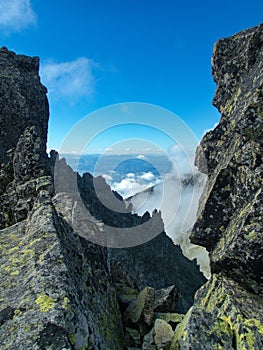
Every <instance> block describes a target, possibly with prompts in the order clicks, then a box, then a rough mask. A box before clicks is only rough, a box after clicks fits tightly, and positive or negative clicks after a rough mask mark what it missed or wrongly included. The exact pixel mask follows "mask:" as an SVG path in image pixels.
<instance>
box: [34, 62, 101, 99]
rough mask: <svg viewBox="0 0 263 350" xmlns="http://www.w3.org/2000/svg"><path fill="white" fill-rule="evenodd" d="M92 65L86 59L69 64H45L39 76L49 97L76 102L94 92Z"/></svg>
mask: <svg viewBox="0 0 263 350" xmlns="http://www.w3.org/2000/svg"><path fill="white" fill-rule="evenodd" d="M94 65H95V64H94V62H93V61H92V60H90V59H88V58H86V57H80V58H77V59H76V60H75V61H71V62H62V63H54V62H46V63H43V64H42V65H41V67H40V75H41V79H42V82H43V84H44V85H45V86H46V87H47V88H48V91H49V94H50V95H51V97H54V98H56V99H60V98H67V99H70V101H71V102H76V101H77V100H78V99H79V98H81V97H89V96H91V95H92V94H93V92H94V76H93V72H92V69H93V67H94Z"/></svg>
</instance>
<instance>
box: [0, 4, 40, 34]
mask: <svg viewBox="0 0 263 350" xmlns="http://www.w3.org/2000/svg"><path fill="white" fill-rule="evenodd" d="M36 21H37V15H36V13H35V12H34V10H33V9H32V6H31V3H30V0H0V30H1V31H2V32H3V33H4V34H10V33H11V32H18V31H21V30H22V29H24V28H26V27H27V26H29V25H31V24H35V23H36Z"/></svg>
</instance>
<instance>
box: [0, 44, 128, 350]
mask: <svg viewBox="0 0 263 350" xmlns="http://www.w3.org/2000/svg"><path fill="white" fill-rule="evenodd" d="M38 63H39V61H38V59H37V58H30V57H26V56H23V55H16V54H15V53H13V52H10V51H8V50H7V49H5V48H3V49H1V50H0V92H1V95H0V106H1V108H0V127H1V129H0V133H1V134H0V136H1V137H0V142H1V145H0V169H1V173H0V183H1V188H0V215H1V217H0V223H1V227H2V228H3V229H2V230H0V245H1V253H0V261H1V270H0V279H1V289H0V326H1V327H0V344H1V346H0V347H1V349H21V350H25V349H43V350H44V349H45V350H46V349H54V350H58V349H64V350H65V349H84V348H85V349H112V350H113V349H114V350H115V349H122V343H123V339H122V338H123V334H122V328H123V327H122V320H121V314H120V311H119V306H118V303H117V299H116V293H115V290H114V288H113V287H112V285H111V279H110V275H109V271H108V266H107V251H106V249H105V248H102V247H100V246H97V245H95V244H93V243H91V242H88V241H87V240H85V239H83V238H82V237H80V236H78V235H77V234H76V233H75V232H74V230H73V228H72V227H71V226H70V225H69V224H68V223H67V222H66V220H65V219H64V218H63V216H62V215H61V213H60V211H59V207H60V203H61V202H62V206H63V207H66V206H67V201H66V200H67V196H66V194H64V195H63V194H62V193H61V194H58V195H57V197H56V198H52V197H53V195H54V189H53V187H54V186H53V185H54V184H53V178H52V176H51V173H52V172H51V171H50V169H49V165H52V159H51V160H48V157H47V155H46V139H47V128H48V102H47V98H46V92H47V91H46V89H45V88H44V87H43V86H42V85H41V83H40V79H39V75H38ZM50 168H51V169H52V166H51V167H50ZM87 229H88V230H91V229H92V228H91V227H87Z"/></svg>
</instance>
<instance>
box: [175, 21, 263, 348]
mask: <svg viewBox="0 0 263 350" xmlns="http://www.w3.org/2000/svg"><path fill="white" fill-rule="evenodd" d="M212 66H213V76H214V79H215V82H216V83H217V89H216V93H215V97H214V100H213V103H214V105H215V106H216V107H217V108H218V109H219V111H220V113H221V114H222V117H221V120H220V123H219V124H218V126H217V127H216V128H215V129H214V130H213V131H210V132H209V133H207V134H206V135H205V136H204V138H203V140H202V142H201V144H200V147H199V151H197V157H196V162H197V165H198V166H199V168H200V169H201V170H202V167H203V161H204V159H203V158H202V157H201V154H202V152H203V153H204V154H205V158H206V161H207V166H208V176H209V178H208V182H207V188H206V191H205V192H204V194H203V197H202V199H201V202H200V207H199V216H198V220H197V223H196V225H195V227H194V229H193V232H192V234H191V241H192V242H193V243H195V244H199V245H202V246H204V247H206V248H207V250H208V251H209V255H210V259H211V271H212V278H211V280H210V281H209V282H207V284H206V285H204V286H203V287H202V288H201V289H200V290H199V291H198V292H197V294H196V297H195V303H194V306H193V307H192V308H191V309H190V310H189V312H188V314H187V316H186V318H185V319H184V321H183V323H182V324H181V325H180V326H179V327H178V328H177V331H176V334H175V338H174V341H173V345H172V349H192V350H193V349H200V347H202V348H203V349H262V348H263V316H262V315H263V306H262V294H263V283H262V282H263V280H262V278H263V274H262V270H263V260H262V258H263V251H262V245H263V236H262V235H263V233H262V154H263V152H262V140H263V128H262V120H263V24H262V25H260V26H258V27H255V28H252V29H249V30H245V31H242V32H240V33H238V34H236V35H234V36H232V37H230V38H226V39H221V40H219V41H218V42H217V43H216V44H215V48H214V52H213V61H212ZM201 150H202V152H200V151H201Z"/></svg>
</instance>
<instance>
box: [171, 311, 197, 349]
mask: <svg viewBox="0 0 263 350" xmlns="http://www.w3.org/2000/svg"><path fill="white" fill-rule="evenodd" d="M192 310H193V307H191V308H190V309H189V310H188V312H187V314H186V315H185V317H184V319H183V321H182V322H181V323H180V324H179V325H178V326H177V327H176V329H175V333H174V338H173V341H172V345H171V348H170V350H179V349H180V348H179V344H178V341H179V339H183V340H184V341H185V340H186V336H187V332H186V326H187V323H188V321H189V318H190V316H191V314H192Z"/></svg>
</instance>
